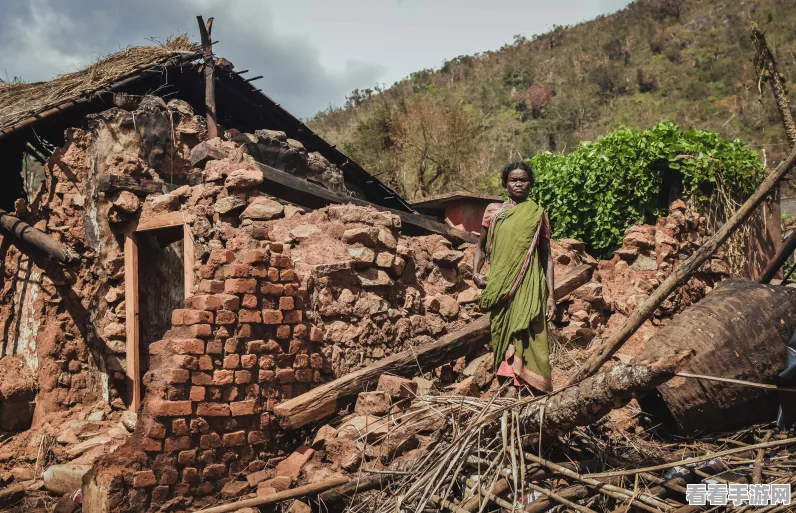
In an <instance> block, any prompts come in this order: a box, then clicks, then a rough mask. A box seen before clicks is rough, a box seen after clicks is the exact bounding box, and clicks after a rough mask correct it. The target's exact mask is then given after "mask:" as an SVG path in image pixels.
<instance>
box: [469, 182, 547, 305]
mask: <svg viewBox="0 0 796 513" xmlns="http://www.w3.org/2000/svg"><path fill="white" fill-rule="evenodd" d="M503 185H504V187H505V188H506V192H507V193H508V195H509V198H511V200H512V201H513V202H514V203H520V202H522V201H525V200H526V199H527V198H528V194H530V192H531V180H530V178H529V177H528V173H526V172H525V171H524V170H522V169H512V170H511V171H509V174H508V177H507V180H506V183H505V184H503ZM486 241H487V229H486V228H484V227H483V226H482V227H481V235H480V236H479V238H478V245H477V246H476V247H475V254H474V255H473V271H474V273H475V274H474V275H473V281H474V282H475V284H476V285H477V286H479V287H480V288H484V287H486V276H484V275H482V274H481V268H482V267H483V266H484V261H485V260H486ZM539 258H540V259H541V262H542V266H543V268H544V270H545V278H546V281H547V308H546V317H547V320H548V321H552V320H553V317H555V314H556V301H555V299H554V297H553V291H554V290H555V289H554V283H555V279H554V272H553V258H552V255H551V252H550V241H549V240H547V239H545V238H542V237H540V238H539Z"/></svg>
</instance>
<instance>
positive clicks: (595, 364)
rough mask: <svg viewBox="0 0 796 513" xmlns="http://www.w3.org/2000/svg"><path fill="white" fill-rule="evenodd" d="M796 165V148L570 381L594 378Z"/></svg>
mask: <svg viewBox="0 0 796 513" xmlns="http://www.w3.org/2000/svg"><path fill="white" fill-rule="evenodd" d="M795 164H796V148H795V149H793V150H791V152H790V154H789V155H788V157H787V158H786V159H785V160H784V161H783V162H782V163H781V164H780V165H779V166H777V168H776V169H775V170H774V171H772V172H771V173H770V174H769V175H768V176H767V177H766V179H765V180H764V181H763V183H762V184H760V187H758V189H757V191H755V193H754V194H752V195H751V196H750V197H749V199H747V200H746V202H745V203H744V204H743V205H741V208H739V209H738V210H737V211H736V212H735V214H733V215H732V217H730V219H729V220H727V222H726V223H724V226H722V227H721V228H719V229H718V230H717V231H716V233H714V234H713V236H711V237H710V238H709V239H708V240H707V241H706V242H705V243H704V244H703V245H702V247H700V248H699V249H698V250H696V251H695V252H694V254H693V255H691V257H689V258H688V260H686V261H685V262H682V263H681V264H680V265H679V266H678V267H677V269H675V270H674V272H673V273H672V274H670V275H669V277H668V278H666V279H665V280H664V281H663V283H661V284H660V285H659V286H658V288H657V289H655V290H654V291H653V292H652V294H650V296H649V297H648V298H647V299H646V300H644V302H643V303H641V304H640V305H639V306H638V307H636V310H635V311H634V312H633V314H632V315H631V316H630V317H628V318H627V320H626V321H625V322H624V323H623V324H622V326H620V327H619V329H617V330H616V331H614V332H613V333H612V334H611V336H610V337H608V338H607V339H605V340H603V341H602V342H598V344H599V346H598V348H597V350H596V351H595V352H594V353H593V354H592V356H591V357H590V358H589V360H588V361H587V362H586V365H585V366H583V367H582V368H581V369H580V370H579V371H578V372H576V373H575V374H574V375H573V376H572V377H571V378H570V381H569V383H570V384H573V383H577V382H578V381H580V380H582V379H584V378H586V377H588V376H591V375H593V374H594V373H595V372H597V371H598V370H599V369H600V367H602V365H603V364H604V363H605V362H607V361H608V360H609V359H610V358H611V356H613V354H614V353H616V351H617V350H619V348H620V347H622V344H624V343H625V342H626V341H627V340H628V339H629V338H630V337H631V336H633V334H634V333H635V332H636V330H638V328H639V327H640V326H641V325H642V324H644V321H646V320H647V318H649V316H650V315H652V313H653V312H654V311H655V310H656V309H657V308H658V307H659V306H661V303H663V302H664V301H665V300H666V298H667V297H669V294H671V293H672V292H674V291H675V289H677V288H678V287H679V286H680V285H682V284H683V283H684V282H685V281H686V280H688V278H690V277H691V275H692V274H694V273H695V272H696V271H697V270H698V269H699V268H700V267H701V266H702V264H704V263H705V262H707V261H708V260H709V259H710V258H711V257H712V256H713V254H714V253H715V252H716V250H717V249H719V247H721V245H722V244H724V242H726V241H727V239H729V238H730V235H732V234H733V233H734V232H735V230H737V229H738V227H740V226H741V225H742V224H743V223H744V221H746V220H747V219H748V218H749V216H751V215H752V213H753V212H754V211H755V209H756V208H757V207H758V206H760V204H761V203H763V201H764V200H765V199H766V197H767V196H768V195H769V194H770V193H771V191H772V190H774V188H775V187H776V185H777V184H778V183H779V181H780V180H781V179H782V178H783V177H784V176H785V175H786V174H788V172H789V171H790V170H791V169H792V168H793V166H794V165H795Z"/></svg>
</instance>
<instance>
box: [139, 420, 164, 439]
mask: <svg viewBox="0 0 796 513" xmlns="http://www.w3.org/2000/svg"><path fill="white" fill-rule="evenodd" d="M144 435H146V436H148V437H150V438H165V437H166V426H164V425H163V424H161V423H160V422H155V421H152V422H149V423H148V424H147V426H146V428H144Z"/></svg>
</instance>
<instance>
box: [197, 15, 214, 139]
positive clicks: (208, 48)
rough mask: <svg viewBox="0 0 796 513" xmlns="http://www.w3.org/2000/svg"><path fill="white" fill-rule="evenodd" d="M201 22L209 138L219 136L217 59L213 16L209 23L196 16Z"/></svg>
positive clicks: (200, 31) (200, 30) (200, 34)
mask: <svg viewBox="0 0 796 513" xmlns="http://www.w3.org/2000/svg"><path fill="white" fill-rule="evenodd" d="M196 21H198V22H199V36H200V38H201V40H202V56H203V57H204V61H205V111H206V116H207V138H208V139H213V138H215V137H218V125H217V123H216V84H215V77H214V75H215V70H216V61H215V59H214V58H213V41H212V40H211V39H210V34H211V32H212V29H213V18H208V19H207V24H205V22H204V20H203V19H202V17H201V16H197V17H196Z"/></svg>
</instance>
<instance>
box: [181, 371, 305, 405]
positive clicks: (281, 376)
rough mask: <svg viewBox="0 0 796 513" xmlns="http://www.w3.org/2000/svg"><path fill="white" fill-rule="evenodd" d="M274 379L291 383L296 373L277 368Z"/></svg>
mask: <svg viewBox="0 0 796 513" xmlns="http://www.w3.org/2000/svg"><path fill="white" fill-rule="evenodd" d="M276 379H278V380H279V382H280V383H293V382H294V381H295V380H296V373H295V371H294V370H293V369H279V370H278V371H276ZM189 404H190V403H189Z"/></svg>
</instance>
